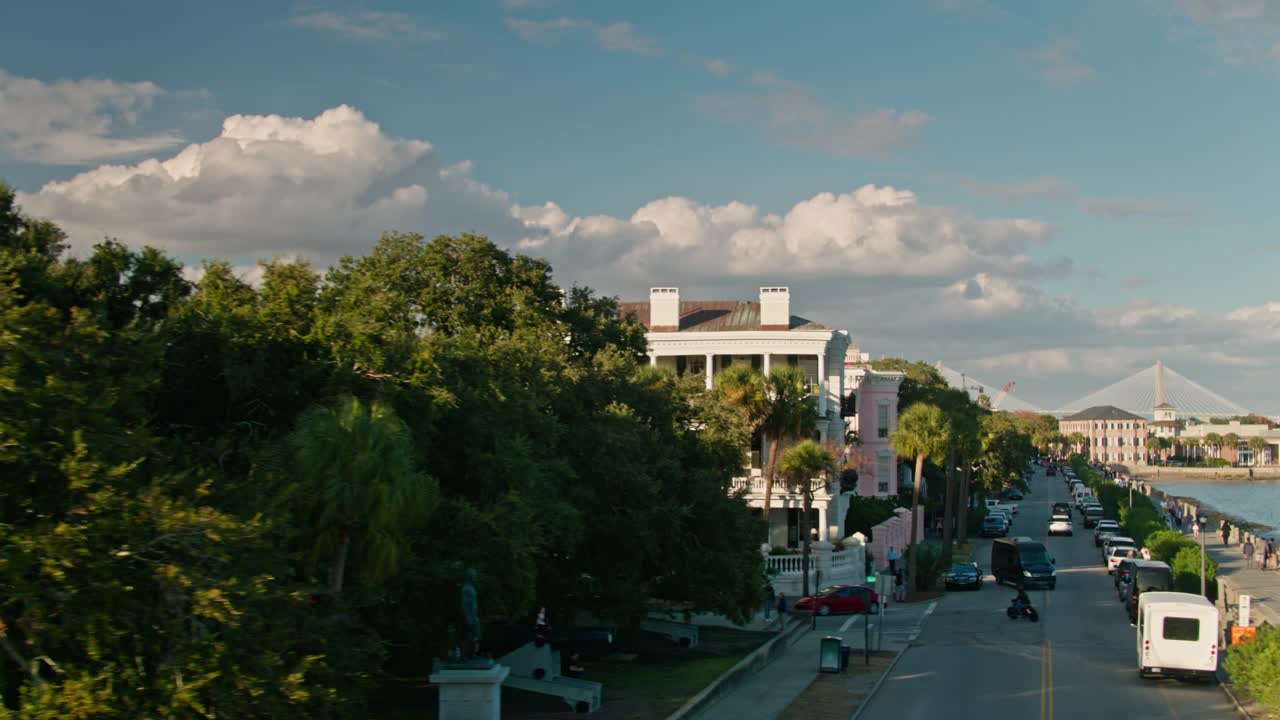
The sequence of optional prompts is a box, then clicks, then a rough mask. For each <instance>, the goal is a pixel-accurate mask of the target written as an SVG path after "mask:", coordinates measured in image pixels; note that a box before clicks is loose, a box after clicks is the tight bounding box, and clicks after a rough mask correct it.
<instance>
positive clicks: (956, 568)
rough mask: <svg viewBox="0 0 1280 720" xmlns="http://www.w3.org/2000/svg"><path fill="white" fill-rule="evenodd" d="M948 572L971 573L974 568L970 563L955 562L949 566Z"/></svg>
mask: <svg viewBox="0 0 1280 720" xmlns="http://www.w3.org/2000/svg"><path fill="white" fill-rule="evenodd" d="M950 572H953V573H972V572H975V568H974V567H973V566H972V565H966V564H965V563H956V564H955V565H952V566H951V570H950Z"/></svg>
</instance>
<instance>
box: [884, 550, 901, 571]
mask: <svg viewBox="0 0 1280 720" xmlns="http://www.w3.org/2000/svg"><path fill="white" fill-rule="evenodd" d="M884 557H885V559H886V560H888V561H889V574H890V575H897V574H898V551H897V550H894V549H893V546H892V545H890V546H889V553H888V554H887V555H885V556H884Z"/></svg>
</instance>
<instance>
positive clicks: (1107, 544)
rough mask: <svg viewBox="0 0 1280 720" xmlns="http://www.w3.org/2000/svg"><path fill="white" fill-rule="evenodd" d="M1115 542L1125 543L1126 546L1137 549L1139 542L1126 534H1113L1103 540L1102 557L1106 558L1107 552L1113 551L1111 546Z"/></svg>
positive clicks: (1118, 543) (1116, 543)
mask: <svg viewBox="0 0 1280 720" xmlns="http://www.w3.org/2000/svg"><path fill="white" fill-rule="evenodd" d="M1113 544H1115V545H1125V546H1128V547H1131V548H1134V549H1137V548H1136V545H1137V543H1135V542H1134V541H1133V538H1131V537H1126V536H1124V535H1112V536H1111V537H1109V538H1106V539H1105V540H1103V541H1102V557H1103V558H1106V557H1107V554H1108V553H1110V552H1111V546H1112V545H1113Z"/></svg>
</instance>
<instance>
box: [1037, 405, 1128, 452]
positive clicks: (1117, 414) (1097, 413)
mask: <svg viewBox="0 0 1280 720" xmlns="http://www.w3.org/2000/svg"><path fill="white" fill-rule="evenodd" d="M1058 430H1059V431H1060V432H1061V433H1062V434H1063V435H1066V436H1068V437H1070V436H1071V434H1072V433H1077V432H1078V433H1080V434H1081V435H1082V436H1084V443H1083V444H1082V445H1080V446H1077V447H1074V448H1073V449H1074V450H1075V451H1076V452H1079V453H1081V454H1083V455H1084V456H1085V457H1087V458H1088V459H1089V460H1090V462H1105V463H1145V462H1146V452H1147V448H1146V441H1147V419H1146V418H1144V417H1142V416H1141V415H1136V414H1134V413H1131V412H1127V411H1125V410H1121V409H1120V408H1118V407H1115V406H1113V405H1099V406H1096V407H1091V408H1086V409H1084V410H1081V411H1080V412H1078V413H1075V414H1073V415H1068V416H1066V417H1064V418H1062V419H1061V420H1059V421H1058Z"/></svg>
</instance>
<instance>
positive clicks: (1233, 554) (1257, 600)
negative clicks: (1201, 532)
mask: <svg viewBox="0 0 1280 720" xmlns="http://www.w3.org/2000/svg"><path fill="white" fill-rule="evenodd" d="M1185 535H1186V536H1187V537H1189V538H1192V539H1195V537H1194V536H1193V535H1192V534H1191V533H1185ZM1196 541H1197V542H1199V540H1196ZM1205 550H1206V551H1208V554H1209V557H1211V558H1213V559H1214V560H1216V561H1217V563H1218V578H1219V579H1220V580H1222V581H1224V584H1225V585H1226V586H1227V587H1226V590H1227V592H1226V593H1224V594H1222V595H1223V596H1222V597H1219V598H1218V600H1219V601H1220V602H1221V603H1222V604H1223V605H1224V606H1225V607H1227V608H1228V609H1231V610H1234V608H1235V606H1236V604H1237V599H1236V598H1237V597H1238V596H1240V595H1250V596H1252V598H1253V611H1252V612H1253V624H1254V625H1258V624H1260V623H1261V622H1262V621H1264V620H1265V621H1266V622H1268V623H1270V624H1271V625H1275V626H1280V570H1259V569H1257V565H1256V562H1257V559H1256V557H1255V559H1254V562H1255V565H1254V566H1253V567H1251V568H1246V567H1245V566H1244V555H1242V554H1241V550H1240V543H1238V542H1237V543H1232V544H1230V545H1223V544H1222V536H1221V535H1219V534H1218V533H1214V532H1210V533H1209V534H1208V535H1206V536H1205Z"/></svg>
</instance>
